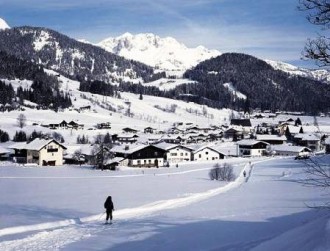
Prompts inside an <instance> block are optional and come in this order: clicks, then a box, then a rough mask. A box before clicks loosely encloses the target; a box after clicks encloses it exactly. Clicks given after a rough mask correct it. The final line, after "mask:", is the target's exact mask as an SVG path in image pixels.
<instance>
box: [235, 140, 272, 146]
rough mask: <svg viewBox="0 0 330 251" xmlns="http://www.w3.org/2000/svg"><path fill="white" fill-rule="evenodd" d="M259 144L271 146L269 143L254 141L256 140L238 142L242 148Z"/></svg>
mask: <svg viewBox="0 0 330 251" xmlns="http://www.w3.org/2000/svg"><path fill="white" fill-rule="evenodd" d="M258 143H264V144H266V145H269V144H268V143H267V142H264V141H260V140H254V139H243V140H240V141H237V144H238V145H241V146H254V145H256V144H258Z"/></svg>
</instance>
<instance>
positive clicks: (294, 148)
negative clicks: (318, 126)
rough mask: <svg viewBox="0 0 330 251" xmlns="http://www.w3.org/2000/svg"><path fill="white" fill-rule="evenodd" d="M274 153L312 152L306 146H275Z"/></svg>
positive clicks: (273, 147)
mask: <svg viewBox="0 0 330 251" xmlns="http://www.w3.org/2000/svg"><path fill="white" fill-rule="evenodd" d="M272 150H273V151H282V152H295V153H299V152H303V151H306V150H307V151H310V152H311V151H312V150H311V149H309V148H308V147H305V146H292V145H273V146H272Z"/></svg>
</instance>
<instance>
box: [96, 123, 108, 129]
mask: <svg viewBox="0 0 330 251" xmlns="http://www.w3.org/2000/svg"><path fill="white" fill-rule="evenodd" d="M96 128H97V129H111V123H110V122H104V123H99V124H97V125H96Z"/></svg>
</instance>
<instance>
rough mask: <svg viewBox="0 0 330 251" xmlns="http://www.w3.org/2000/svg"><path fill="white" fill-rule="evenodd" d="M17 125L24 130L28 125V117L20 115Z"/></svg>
mask: <svg viewBox="0 0 330 251" xmlns="http://www.w3.org/2000/svg"><path fill="white" fill-rule="evenodd" d="M17 124H18V126H19V127H20V128H23V127H24V126H25V125H26V117H25V115H24V114H23V113H21V114H20V115H18V117H17Z"/></svg>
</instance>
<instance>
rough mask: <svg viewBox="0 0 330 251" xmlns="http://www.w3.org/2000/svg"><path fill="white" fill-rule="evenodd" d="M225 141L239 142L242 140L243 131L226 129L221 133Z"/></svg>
mask: <svg viewBox="0 0 330 251" xmlns="http://www.w3.org/2000/svg"><path fill="white" fill-rule="evenodd" d="M223 137H224V138H225V139H232V140H235V141H236V140H239V139H242V138H243V131H242V130H241V129H237V128H228V129H226V130H225V131H224V132H223Z"/></svg>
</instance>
